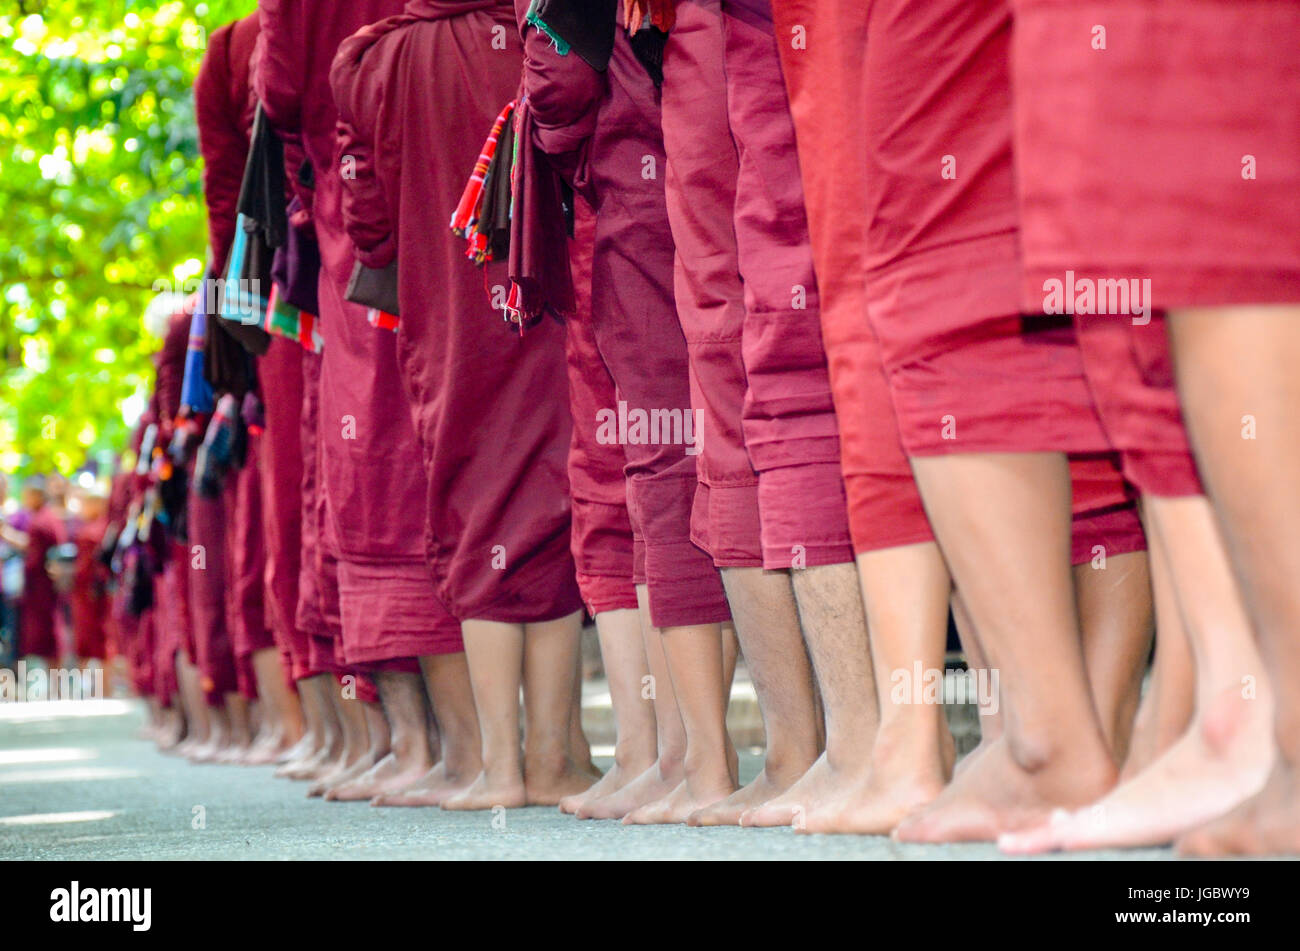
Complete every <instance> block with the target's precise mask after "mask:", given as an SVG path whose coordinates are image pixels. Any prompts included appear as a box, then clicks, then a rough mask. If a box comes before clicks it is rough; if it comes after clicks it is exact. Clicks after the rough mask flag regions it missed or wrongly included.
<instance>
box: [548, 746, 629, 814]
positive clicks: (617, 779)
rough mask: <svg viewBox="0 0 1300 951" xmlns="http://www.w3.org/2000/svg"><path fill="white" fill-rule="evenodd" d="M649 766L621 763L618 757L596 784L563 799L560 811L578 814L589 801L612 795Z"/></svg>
mask: <svg viewBox="0 0 1300 951" xmlns="http://www.w3.org/2000/svg"><path fill="white" fill-rule="evenodd" d="M648 768H649V767H647V766H645V765H643V764H637V765H636V766H635V767H633V766H630V765H628V764H620V763H619V762H618V760H617V759H616V760H615V761H614V765H613V766H611V767H610V768H609V772H608V773H605V775H603V776H601V777H600V779H598V780H597V781H596V782H595V784H594V785H592V786H590V787H589V788H587V789H586V790H584V791H583V792H580V793H578V794H576V795H573V796H566V797H565V798H563V799H561V800H560V811H561V812H563V813H566V814H568V815H570V816H574V815H577V814H578V810H579V809H581V808H582V807H583V806H585V805H586V804H587V803H589V802H595V801H596V800H597V799H603V798H604V797H606V796H612V795H613V794H614V793H616V792H618V791H619V790H620V789H622V788H623V787H624V786H626V785H627V784H628V783H630V782H632V780H634V779H636V778H637V777H638V776H640V775H641V774H642V773H644V772H645V771H646V769H648Z"/></svg>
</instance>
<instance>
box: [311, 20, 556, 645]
mask: <svg viewBox="0 0 1300 951" xmlns="http://www.w3.org/2000/svg"><path fill="white" fill-rule="evenodd" d="M406 11H407V12H406V14H404V15H403V16H401V17H394V18H392V19H390V20H387V21H384V22H382V23H378V24H375V25H374V26H372V27H369V28H367V29H366V30H363V31H361V32H360V33H358V34H357V35H356V36H354V37H353V38H352V39H350V40H348V41H347V42H346V43H345V44H344V45H343V46H342V47H341V48H340V50H339V55H338V58H337V59H336V61H335V65H334V69H333V84H334V92H335V97H336V100H337V102H338V104H339V118H340V126H339V130H340V141H339V149H338V155H339V156H340V158H341V157H344V156H347V157H350V158H352V159H353V160H354V163H355V164H354V166H352V171H353V172H354V175H353V176H350V177H349V178H347V179H346V180H344V181H343V184H344V185H346V187H347V192H346V204H345V206H344V212H345V215H346V217H347V224H348V233H349V234H350V235H351V237H352V239H353V241H354V243H355V245H356V251H357V257H358V258H359V259H360V260H361V261H362V262H363V263H364V264H366V265H367V266H370V267H383V266H384V265H386V264H388V263H389V262H390V261H392V260H393V257H394V255H395V254H397V251H398V249H400V260H401V268H400V273H399V275H398V282H399V290H398V297H399V300H400V303H401V311H402V321H401V328H400V331H399V333H398V339H397V355H398V368H399V372H400V373H401V379H402V382H403V383H404V384H405V387H406V391H407V393H408V394H409V395H410V397H411V407H412V410H413V411H414V414H415V427H416V431H417V433H418V434H419V438H420V442H421V445H422V448H423V461H424V472H423V473H422V475H423V476H425V477H426V478H427V499H428V505H427V520H428V521H427V526H426V529H425V536H426V541H427V548H426V553H427V558H428V562H429V565H430V567H431V569H432V571H433V576H434V579H435V581H436V583H437V591H438V594H439V596H440V597H441V599H442V601H443V602H444V603H445V604H446V605H447V607H448V608H449V609H450V610H451V612H452V614H453V615H454V616H456V617H457V618H459V619H461V620H466V619H483V620H493V621H502V622H515V623H522V622H529V621H543V620H548V619H553V618H557V617H561V616H564V615H566V614H569V613H571V612H573V611H575V610H577V609H578V608H579V607H580V604H581V602H580V599H579V595H578V589H577V584H576V581H575V579H574V574H575V572H574V565H573V558H572V555H571V554H570V550H569V521H570V517H569V511H570V510H569V486H568V471H567V456H568V448H569V442H570V437H571V429H572V420H571V419H570V416H569V407H568V392H567V385H566V375H565V353H564V329H563V327H562V326H561V325H560V324H559V323H557V322H556V321H554V320H551V319H549V318H548V319H545V320H543V321H542V322H541V323H540V324H538V325H537V326H535V327H533V328H532V329H530V330H529V331H528V332H527V333H525V334H524V335H523V336H520V335H519V334H518V333H515V332H512V331H511V329H510V328H509V327H507V326H506V325H504V324H503V322H502V320H501V317H500V314H499V313H498V312H497V311H496V310H495V309H494V307H493V305H492V303H491V302H490V300H489V297H488V294H487V293H485V283H484V282H485V275H484V274H481V273H478V272H476V271H475V269H474V268H473V267H472V266H471V265H470V264H469V263H468V262H467V261H466V260H465V258H464V254H463V250H462V249H463V242H461V241H459V240H458V239H456V238H455V237H454V236H453V235H452V234H451V232H450V230H449V229H448V222H450V220H451V216H452V212H453V211H454V210H455V207H456V203H457V201H458V199H459V197H460V193H461V191H462V189H463V187H464V185H465V181H466V179H467V178H468V177H469V174H470V171H471V170H472V169H473V167H474V163H475V160H476V159H477V157H478V152H479V148H480V146H481V145H482V143H483V140H484V138H485V137H486V135H487V133H488V131H489V130H490V129H491V127H492V123H493V121H494V120H495V118H496V116H497V114H498V113H499V112H500V110H501V107H502V105H503V104H504V103H505V102H507V101H508V100H509V99H510V98H511V97H512V96H513V95H514V93H515V90H516V88H517V86H518V83H519V75H520V65H521V56H520V46H519V37H518V31H517V29H516V26H515V21H514V12H513V9H512V7H511V4H510V2H509V0H501V2H497V3H492V2H479V0H465V2H452V0H444V2H437V0H412V2H410V3H408V4H407V6H406ZM494 47H496V48H494ZM317 200H318V215H319V201H320V198H319V196H318V199H317ZM323 249H324V242H322V250H323ZM344 277H346V274H345V273H343V274H340V276H339V280H342V279H343V278H344ZM493 284H500V285H507V284H508V282H507V281H506V279H505V276H504V274H503V273H502V269H501V266H500V265H495V266H492V267H490V268H489V270H488V272H487V274H486V286H487V287H488V288H490V287H491V286H492V285H493ZM363 329H368V328H364V327H363ZM326 353H327V354H328V353H329V343H328V340H327V342H326ZM339 410H340V412H342V411H343V410H342V407H339ZM332 424H333V420H331V425H332ZM402 475H403V473H402V472H401V471H395V470H392V469H389V470H386V472H385V476H386V477H387V478H390V479H394V478H400V477H401V476H402ZM408 511H409V510H408Z"/></svg>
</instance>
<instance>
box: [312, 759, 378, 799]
mask: <svg viewBox="0 0 1300 951" xmlns="http://www.w3.org/2000/svg"><path fill="white" fill-rule="evenodd" d="M386 755H387V754H383V755H381V754H379V753H377V752H376V751H374V750H372V749H367V750H366V751H365V752H364V753H362V754H361V755H360V756H358V757H357V758H356V759H352V760H350V759H348V751H347V750H344V751H343V753H342V754H341V755H340V756H339V757H338V758H337V759H335V760H334V762H333V763H331V764H330V766H329V767H328V768H326V769H325V770H324V771H322V772H321V774H320V776H319V777H318V778H317V780H316V782H314V783H312V784H311V786H310V787H309V788H308V789H307V798H309V799H310V798H313V797H315V796H321V797H323V798H326V799H328V798H329V792H330V790H332V789H334V788H335V787H337V786H341V785H343V784H344V783H350V782H352V780H354V779H356V778H357V777H359V776H361V775H363V774H364V773H365V772H366V770H368V769H370V768H371V767H372V766H374V765H375V764H376V763H378V762H379V761H380V760H381V759H383V758H384V756H386Z"/></svg>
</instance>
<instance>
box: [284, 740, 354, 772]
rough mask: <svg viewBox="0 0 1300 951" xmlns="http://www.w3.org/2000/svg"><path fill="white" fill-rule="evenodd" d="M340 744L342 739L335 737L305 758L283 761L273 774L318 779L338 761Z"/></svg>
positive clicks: (341, 744)
mask: <svg viewBox="0 0 1300 951" xmlns="http://www.w3.org/2000/svg"><path fill="white" fill-rule="evenodd" d="M342 746H343V741H342V740H341V739H335V740H334V742H332V743H327V744H325V745H324V746H321V747H319V748H318V749H317V750H316V751H315V752H314V753H312V754H311V755H310V756H308V757H307V758H306V759H303V760H299V761H297V762H296V763H295V762H288V763H285V764H284V765H283V766H281V767H280V768H279V769H278V770H276V772H275V775H277V776H283V777H285V778H286V779H294V780H314V779H319V778H320V777H321V776H325V775H327V774H329V773H330V772H331V771H332V770H333V769H334V768H335V766H336V764H337V763H338V759H339V754H340V752H341V750H342Z"/></svg>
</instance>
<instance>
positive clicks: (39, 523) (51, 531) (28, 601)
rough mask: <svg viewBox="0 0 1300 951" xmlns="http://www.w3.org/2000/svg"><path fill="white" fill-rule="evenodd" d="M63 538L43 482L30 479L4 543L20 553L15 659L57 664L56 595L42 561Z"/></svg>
mask: <svg viewBox="0 0 1300 951" xmlns="http://www.w3.org/2000/svg"><path fill="white" fill-rule="evenodd" d="M64 537H65V535H64V527H63V521H62V519H60V518H59V516H58V515H57V514H56V513H55V512H54V511H53V510H52V509H51V508H50V506H49V504H48V496H47V493H46V485H45V479H44V478H42V477H41V476H31V477H29V478H28V479H27V481H26V482H24V483H23V492H22V509H21V510H20V511H19V512H18V513H17V514H15V515H14V516H13V517H12V518H11V519H9V520H8V524H7V525H6V529H5V540H6V541H7V542H8V543H9V544H11V545H13V546H14V547H15V548H18V549H19V550H21V551H22V552H23V593H22V596H21V598H20V599H19V615H20V617H19V624H18V656H19V657H33V656H34V657H43V658H45V659H46V661H47V662H48V663H49V664H50V666H54V665H55V664H57V662H58V657H59V645H58V640H57V638H56V637H55V633H54V632H55V622H54V616H55V611H56V609H57V606H58V595H57V593H56V591H55V588H54V579H53V578H51V577H50V575H49V572H48V571H47V570H46V568H45V559H46V556H47V555H49V553H50V549H52V548H54V547H55V546H56V545H59V544H61V543H62V542H63V540H64Z"/></svg>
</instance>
